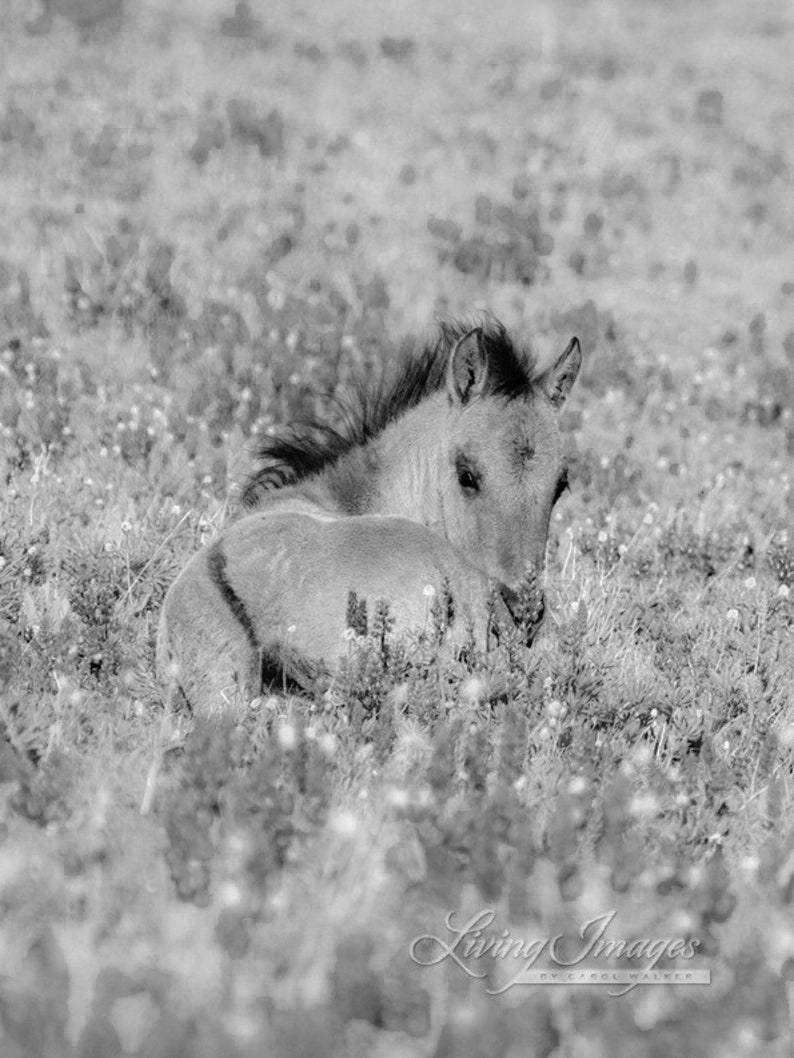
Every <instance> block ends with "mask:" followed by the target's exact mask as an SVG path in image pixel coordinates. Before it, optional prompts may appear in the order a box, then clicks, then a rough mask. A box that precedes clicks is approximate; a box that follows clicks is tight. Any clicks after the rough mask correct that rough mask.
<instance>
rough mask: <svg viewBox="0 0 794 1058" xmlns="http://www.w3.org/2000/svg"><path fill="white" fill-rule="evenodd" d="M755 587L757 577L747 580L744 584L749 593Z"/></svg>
mask: <svg viewBox="0 0 794 1058" xmlns="http://www.w3.org/2000/svg"><path fill="white" fill-rule="evenodd" d="M755 585H756V580H755V577H748V578H747V580H746V581H745V582H744V586H745V588H747V590H748V591H752V590H753V589H754V588H755Z"/></svg>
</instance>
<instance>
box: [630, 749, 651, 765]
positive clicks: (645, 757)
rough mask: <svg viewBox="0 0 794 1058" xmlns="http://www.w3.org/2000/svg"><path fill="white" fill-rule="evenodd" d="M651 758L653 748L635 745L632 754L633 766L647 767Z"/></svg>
mask: <svg viewBox="0 0 794 1058" xmlns="http://www.w3.org/2000/svg"><path fill="white" fill-rule="evenodd" d="M652 760H653V750H652V749H651V747H650V746H645V745H643V746H637V748H636V749H635V750H634V753H633V754H632V761H633V762H634V766H635V768H647V767H648V765H649V764H650V763H651V761H652Z"/></svg>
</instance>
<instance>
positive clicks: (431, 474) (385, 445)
mask: <svg viewBox="0 0 794 1058" xmlns="http://www.w3.org/2000/svg"><path fill="white" fill-rule="evenodd" d="M445 412H446V395H445V394H443V393H441V394H434V395H433V396H431V397H428V398H427V399H425V400H423V401H422V403H421V404H419V405H417V407H415V408H412V409H411V410H410V411H407V412H405V413H404V414H403V415H401V416H400V417H399V418H398V419H397V420H396V421H395V422H393V423H390V424H389V426H387V427H386V429H385V430H384V431H383V433H382V434H380V435H379V436H378V437H377V438H375V440H374V441H373V445H374V446H375V460H374V463H375V465H376V466H377V468H378V476H377V483H376V488H375V489H374V491H373V498H372V513H374V514H383V515H394V516H400V517H403V518H410V519H412V520H413V521H416V522H421V523H422V524H423V525H427V526H430V527H431V528H439V527H440V526H441V522H442V514H441V501H440V491H441V473H442V461H441V443H442V440H443V436H442V429H443V423H444V420H445Z"/></svg>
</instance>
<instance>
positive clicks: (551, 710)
mask: <svg viewBox="0 0 794 1058" xmlns="http://www.w3.org/2000/svg"><path fill="white" fill-rule="evenodd" d="M563 709H564V706H563V704H562V702H561V701H560V700H559V699H558V698H552V700H551V701H550V702H549V703H548V705H547V706H546V712H547V713H548V714H549V716H550V717H552V718H556V717H558V716H560V715H561V714H562V712H563Z"/></svg>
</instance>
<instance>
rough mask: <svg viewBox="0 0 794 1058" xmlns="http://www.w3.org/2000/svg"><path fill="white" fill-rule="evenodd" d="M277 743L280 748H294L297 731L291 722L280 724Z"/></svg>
mask: <svg viewBox="0 0 794 1058" xmlns="http://www.w3.org/2000/svg"><path fill="white" fill-rule="evenodd" d="M277 736H278V744H279V745H280V746H281V748H282V749H286V750H291V749H295V746H296V745H297V744H298V733H297V731H296V730H295V728H294V726H293V725H292V724H281V725H280V726H279V728H278V732H277Z"/></svg>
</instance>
